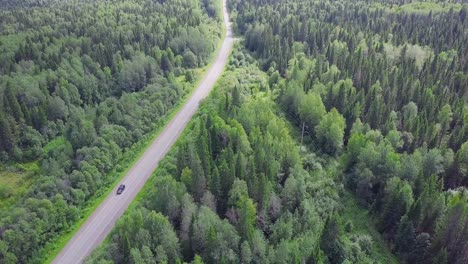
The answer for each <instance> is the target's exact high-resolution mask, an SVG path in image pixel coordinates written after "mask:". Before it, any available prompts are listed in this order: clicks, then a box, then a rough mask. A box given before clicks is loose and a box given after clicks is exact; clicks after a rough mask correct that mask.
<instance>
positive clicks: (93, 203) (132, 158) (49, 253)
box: [41, 6, 226, 263]
mask: <svg viewBox="0 0 468 264" xmlns="http://www.w3.org/2000/svg"><path fill="white" fill-rule="evenodd" d="M221 8H222V6H221ZM222 25H223V26H222V31H221V33H222V34H221V38H220V40H219V41H218V44H217V47H216V49H215V51H214V52H213V54H212V55H211V57H210V60H209V61H210V63H209V64H207V65H206V66H204V67H202V68H199V69H197V71H196V72H197V74H198V78H197V81H196V82H195V83H194V84H193V85H191V86H192V89H191V90H190V91H189V92H188V93H187V94H186V95H185V96H184V97H183V98H182V99H181V100H180V101H179V102H178V104H177V105H176V106H175V107H174V108H173V109H171V110H170V111H169V112H168V113H167V114H166V115H165V116H163V117H161V118H160V119H159V120H158V122H157V123H156V125H155V127H156V129H155V131H154V132H151V133H148V134H147V135H146V136H144V137H143V139H142V140H140V141H139V142H137V143H135V144H134V145H133V146H132V147H131V148H130V150H128V151H127V153H125V158H124V159H123V160H122V161H121V162H119V163H120V164H119V166H118V168H117V170H116V171H114V172H111V175H113V176H111V177H109V179H110V181H109V183H108V184H106V187H105V188H102V189H101V191H100V192H98V193H97V194H96V195H94V196H93V197H92V198H91V199H90V200H89V201H88V203H87V205H86V206H85V207H84V209H83V210H82V211H81V216H80V219H79V220H78V221H77V222H76V223H75V224H73V225H72V226H71V227H70V228H69V229H68V231H67V232H65V233H64V234H63V235H62V236H60V237H58V238H57V239H56V240H54V241H52V242H50V243H49V244H47V245H46V246H45V247H44V249H43V250H42V253H41V255H42V256H43V261H41V262H44V263H51V262H52V261H53V260H54V259H55V257H56V256H57V255H58V254H59V252H60V251H61V250H62V249H63V248H64V247H65V245H66V244H67V243H68V241H69V240H70V239H71V238H72V237H73V236H74V235H75V234H76V232H78V230H79V229H80V228H81V226H82V225H83V224H84V223H85V222H86V220H87V219H88V218H89V217H90V216H91V214H92V213H93V212H94V211H95V210H96V208H97V207H98V206H99V205H100V204H101V203H102V202H103V201H104V199H105V198H106V197H107V196H108V195H109V194H110V193H111V192H112V190H113V189H114V187H115V186H116V185H117V184H118V182H119V181H120V180H121V179H122V178H123V177H124V176H125V175H126V174H127V173H128V171H129V170H130V169H131V168H132V167H133V165H134V164H135V163H136V162H137V161H138V159H139V157H140V156H141V155H143V153H144V152H145V151H146V150H147V149H148V147H149V146H150V145H151V143H152V142H153V141H154V140H155V139H156V138H157V137H158V136H159V134H160V133H161V131H162V130H163V129H164V128H165V127H166V125H167V124H168V123H169V121H170V120H171V119H172V118H173V117H174V116H175V115H176V114H177V113H178V112H179V111H180V109H181V108H182V106H183V105H184V104H185V103H186V102H187V100H188V99H189V98H190V97H191V96H192V94H193V92H194V91H195V90H196V88H197V87H198V86H199V85H200V83H201V81H202V80H203V78H204V76H205V74H206V73H207V71H208V69H210V67H211V66H212V65H213V63H214V62H215V60H216V58H217V55H218V53H219V51H220V49H221V46H222V44H223V41H224V38H225V36H226V29H225V27H224V23H222ZM148 186H150V185H148V184H145V186H144V187H143V189H142V191H140V192H139V194H138V195H137V197H136V199H135V200H139V199H141V197H142V195H143V193H145V191H144V190H147V189H148ZM132 204H134V203H132Z"/></svg>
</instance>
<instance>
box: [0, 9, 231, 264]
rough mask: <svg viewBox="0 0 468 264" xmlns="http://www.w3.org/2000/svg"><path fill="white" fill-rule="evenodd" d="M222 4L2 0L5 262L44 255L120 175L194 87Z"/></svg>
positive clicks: (0, 173) (0, 200) (1, 232)
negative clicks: (134, 152) (133, 153)
mask: <svg viewBox="0 0 468 264" xmlns="http://www.w3.org/2000/svg"><path fill="white" fill-rule="evenodd" d="M220 6H221V3H220V2H219V1H215V0H203V1H194V0H167V1H152V0H109V1H81V0H71V1H54V0H50V1H47V0H45V1H14V0H7V1H3V2H2V4H1V6H0V61H1V63H0V263H37V262H39V261H41V258H43V257H44V255H45V254H44V252H41V249H42V248H43V247H44V246H45V245H46V244H47V243H50V242H51V241H54V239H55V238H56V237H58V236H59V235H60V234H62V233H63V232H64V231H68V229H69V227H70V226H72V225H73V224H74V223H75V222H76V221H77V220H78V218H79V216H80V214H81V212H82V209H83V208H85V207H86V206H87V205H88V202H89V200H90V199H91V198H93V197H95V196H96V195H99V194H100V193H102V189H103V188H105V187H106V186H109V184H110V183H111V182H113V180H114V179H115V176H116V175H117V174H118V173H115V172H116V171H117V172H118V171H123V170H125V168H123V167H122V166H120V165H117V166H116V164H119V161H120V160H121V159H124V158H128V155H129V154H128V152H129V151H130V150H132V146H133V145H134V144H135V143H136V142H140V141H142V140H145V139H147V138H148V136H149V133H150V132H154V131H155V130H156V129H157V126H158V125H161V122H159V121H161V120H162V119H163V117H165V116H167V114H168V113H170V111H171V110H172V109H174V108H175V107H176V106H177V105H178V103H179V102H180V101H181V99H182V98H184V96H185V95H186V94H188V93H189V92H190V91H191V90H192V88H193V86H194V83H195V81H196V80H197V79H198V77H199V73H200V71H199V68H201V67H203V66H205V65H206V64H207V62H208V60H209V58H210V56H211V55H212V53H213V52H214V50H215V48H216V47H217V45H218V41H219V39H220V37H221V35H222V29H221V17H222V14H221V12H220ZM149 138H150V137H149Z"/></svg>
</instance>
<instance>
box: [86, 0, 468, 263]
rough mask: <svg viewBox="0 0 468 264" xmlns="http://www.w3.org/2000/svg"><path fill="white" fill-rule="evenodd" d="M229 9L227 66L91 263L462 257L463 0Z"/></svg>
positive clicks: (467, 147)
mask: <svg viewBox="0 0 468 264" xmlns="http://www.w3.org/2000/svg"><path fill="white" fill-rule="evenodd" d="M229 9H230V13H231V17H232V19H233V26H234V28H235V30H236V33H237V34H238V35H239V36H241V37H242V40H241V44H240V46H238V47H237V48H236V50H235V51H234V53H233V54H232V56H231V61H230V64H229V66H228V68H227V71H226V72H225V74H224V77H223V78H222V79H221V81H219V83H218V86H217V88H216V89H215V91H214V92H213V93H212V94H211V96H210V98H209V99H208V100H207V102H205V104H204V105H203V106H202V108H201V110H200V111H199V114H198V115H197V116H196V118H194V120H192V122H191V124H190V126H189V128H188V129H187V130H186V131H185V134H184V135H183V137H182V138H181V139H180V140H179V142H178V144H177V146H176V147H175V148H174V149H173V150H172V151H171V153H170V154H169V156H168V157H166V159H165V160H164V162H163V164H161V166H160V167H159V168H158V169H157V170H156V172H155V174H154V175H153V178H152V180H151V183H150V184H148V186H147V188H146V189H145V191H144V195H143V197H142V198H141V199H140V200H138V201H137V202H135V204H134V206H133V207H132V209H130V210H129V212H127V213H126V215H125V216H124V217H123V218H122V219H121V220H120V221H119V222H118V224H117V225H116V227H115V228H114V230H113V231H112V233H111V235H110V237H109V240H108V241H107V242H106V243H105V244H104V245H102V246H101V248H99V249H98V250H97V251H96V252H95V253H94V254H93V255H92V256H91V257H90V258H89V259H88V261H87V263H165V262H167V263H177V262H178V263H181V262H190V263H387V262H389V263H434V264H436V263H437V264H438V263H460V264H461V263H466V262H467V261H468V191H467V189H466V187H467V185H468V141H467V140H468V103H467V100H468V90H467V87H468V74H467V70H468V67H467V61H466V60H467V56H468V54H467V52H466V47H465V45H466V44H465V43H466V42H467V39H466V38H467V34H466V28H468V21H467V19H466V13H467V11H468V9H467V6H466V4H463V3H462V2H460V3H456V1H455V3H454V2H451V3H444V2H434V3H411V1H377V2H375V3H372V4H371V3H368V2H366V1H306V0H291V1H286V2H285V1H278V0H270V1H258V0H231V1H229ZM427 9H429V11H428V10H427ZM356 208H357V209H356ZM363 225H365V226H366V228H363V227H362V226H363Z"/></svg>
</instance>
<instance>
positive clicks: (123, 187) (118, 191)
mask: <svg viewBox="0 0 468 264" xmlns="http://www.w3.org/2000/svg"><path fill="white" fill-rule="evenodd" d="M124 190H125V184H120V186H119V188H118V189H117V194H121V193H123V191H124Z"/></svg>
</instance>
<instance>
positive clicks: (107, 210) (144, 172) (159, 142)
mask: <svg viewBox="0 0 468 264" xmlns="http://www.w3.org/2000/svg"><path fill="white" fill-rule="evenodd" d="M223 13H224V25H225V27H226V36H225V39H224V41H223V44H222V46H221V49H220V51H219V53H218V55H217V57H216V59H215V61H214V63H213V64H212V66H211V68H210V69H209V70H208V72H207V73H206V75H205V77H204V78H203V80H202V82H201V83H200V85H199V86H198V87H197V89H196V90H195V91H194V92H193V94H192V95H191V97H190V98H189V99H188V101H187V102H186V103H185V104H184V105H183V106H182V108H181V109H180V111H179V112H178V113H177V114H176V115H175V116H174V118H172V120H171V121H170V122H169V123H168V124H167V125H166V127H165V128H164V130H163V131H162V132H161V133H160V134H159V136H158V137H157V138H156V139H155V140H154V141H153V143H151V146H150V147H149V148H148V149H147V150H146V151H145V153H144V154H143V155H142V156H141V157H140V159H139V160H138V161H137V162H136V163H135V165H133V167H132V168H131V169H130V170H129V172H128V173H127V175H125V177H124V178H123V179H122V180H121V182H120V183H122V184H125V185H126V188H125V191H124V192H123V193H122V194H121V195H116V190H117V186H116V187H115V189H114V190H113V191H112V193H111V194H109V196H107V197H106V199H105V200H104V201H103V202H102V203H101V205H99V207H98V208H97V209H96V210H95V211H94V212H93V214H92V215H91V216H90V217H89V218H88V220H86V222H85V223H84V224H83V225H82V227H81V228H80V229H79V230H78V232H77V233H76V234H75V235H74V236H73V237H72V238H71V239H70V241H68V243H67V245H66V246H65V247H64V248H63V249H62V251H60V253H59V254H58V255H57V257H56V258H55V259H54V260H53V261H52V263H57V264H74V263H82V262H83V261H84V259H85V258H86V257H87V256H88V255H89V254H91V252H92V251H93V250H94V249H95V248H96V247H97V246H99V244H101V242H102V241H104V239H105V238H106V236H107V235H108V234H109V233H110V231H111V229H112V227H113V226H114V224H115V222H116V221H117V219H119V217H120V216H121V215H122V214H123V213H124V211H125V210H126V209H127V207H128V206H129V205H130V203H131V202H132V201H133V199H134V198H135V196H136V195H137V194H138V192H139V191H140V190H141V188H142V187H143V185H144V184H145V182H146V181H147V180H148V178H149V177H150V176H151V174H152V172H153V171H154V170H155V169H156V167H157V166H158V163H159V161H161V159H162V158H163V157H164V156H165V155H166V154H167V152H168V151H169V149H170V148H171V147H172V145H173V144H174V143H175V142H176V140H177V138H178V137H179V136H180V134H181V133H182V131H183V130H184V128H185V126H186V125H187V123H188V122H189V121H190V119H191V118H192V116H193V115H194V113H195V112H196V110H197V108H198V105H199V103H200V101H201V100H202V99H203V98H205V97H206V96H208V94H209V93H210V91H211V89H212V88H213V86H214V84H215V83H216V80H217V79H218V78H219V77H220V76H221V74H222V72H223V70H224V66H225V65H226V62H227V59H228V56H229V53H230V51H231V48H232V44H233V41H234V40H233V37H232V32H231V26H230V23H229V16H228V12H227V8H226V0H223Z"/></svg>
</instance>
